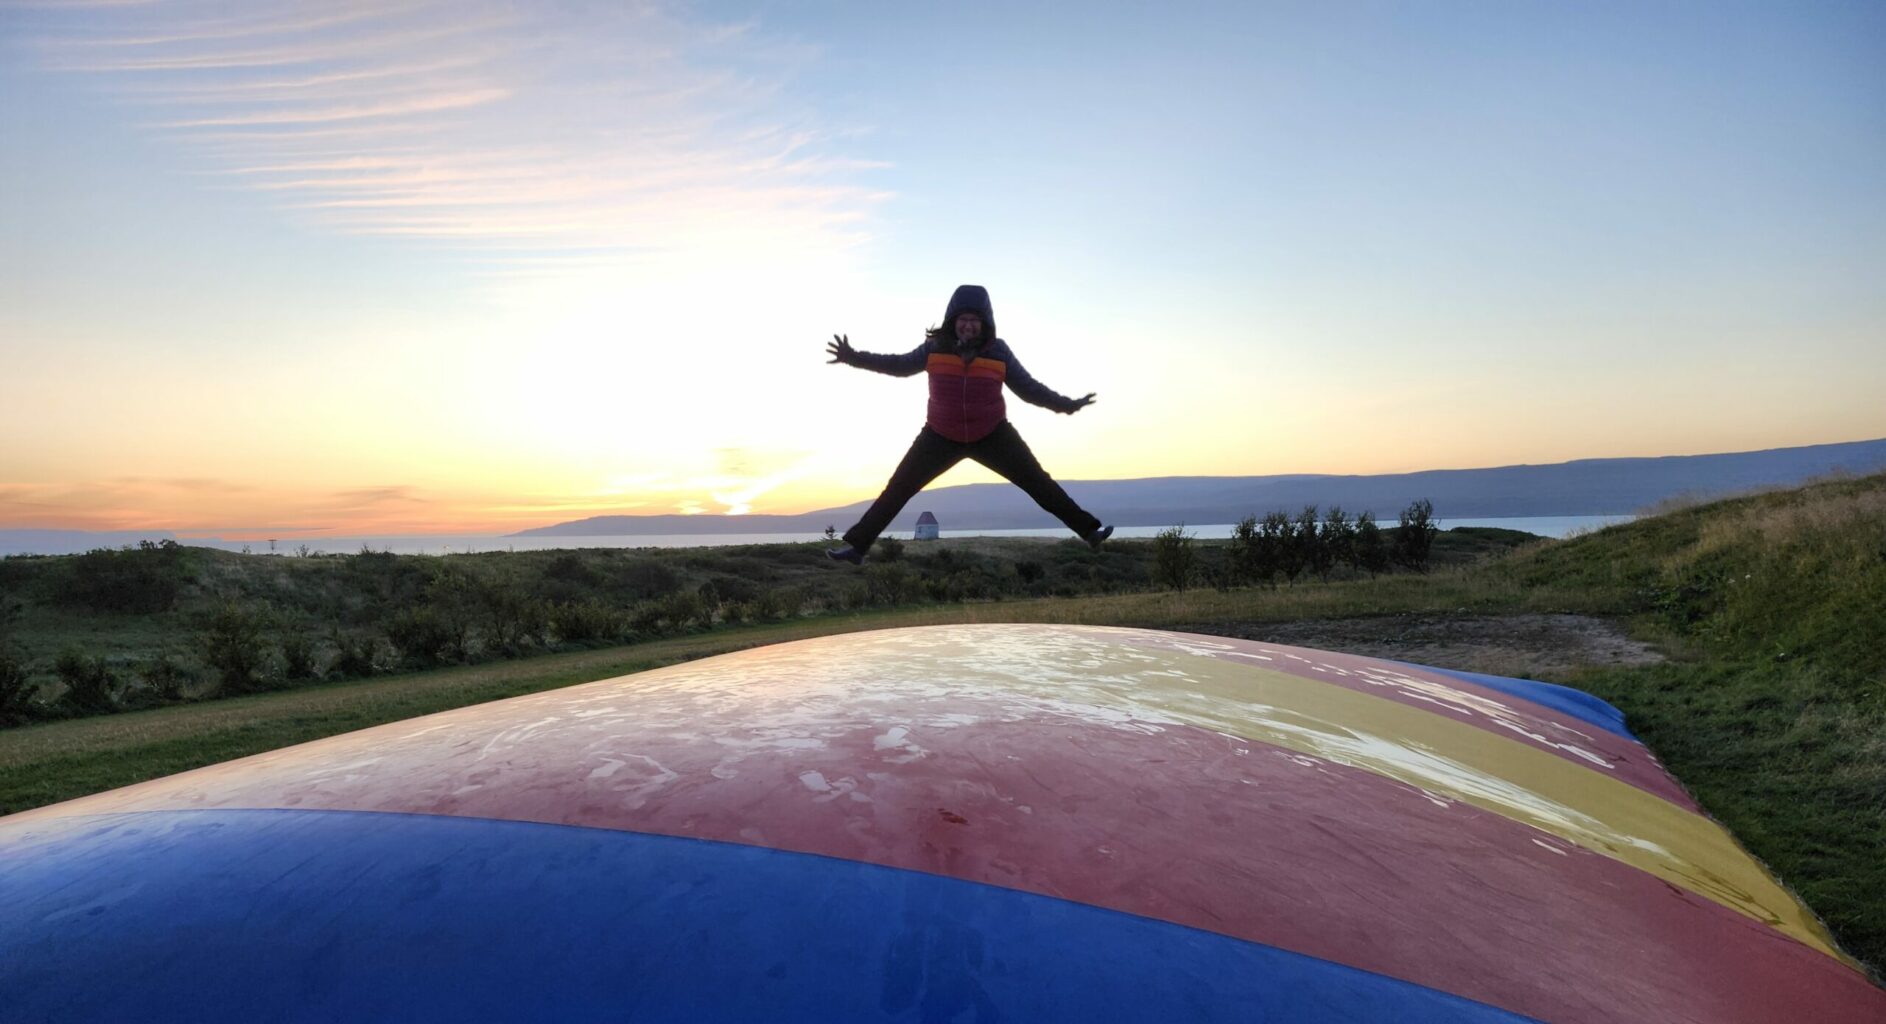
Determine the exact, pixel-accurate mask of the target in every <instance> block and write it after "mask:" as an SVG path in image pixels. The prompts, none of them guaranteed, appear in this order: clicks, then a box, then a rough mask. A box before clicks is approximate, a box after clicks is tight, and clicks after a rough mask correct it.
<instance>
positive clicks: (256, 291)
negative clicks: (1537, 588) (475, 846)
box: [0, 0, 1886, 539]
mask: <svg viewBox="0 0 1886 1024" xmlns="http://www.w3.org/2000/svg"><path fill="white" fill-rule="evenodd" d="M0 55H4V63H3V65H0V125H3V131H4V136H5V139H6V142H5V145H4V147H0V398H3V399H4V401H0V437H3V438H4V443H0V527H13V528H57V529H79V530H142V529H149V530H161V531H170V532H174V533H176V534H178V535H180V536H221V537H225V538H232V539H242V538H260V537H274V538H284V539H292V538H297V537H300V538H319V537H322V536H360V535H370V534H407V533H415V534H416V533H502V532H509V531H513V530H518V529H523V528H527V527H534V526H542V525H546V524H550V523H557V522H562V521H566V520H571V519H578V518H582V517H585V516H591V515H604V514H612V513H627V514H633V513H646V514H652V513H689V514H729V515H739V514H745V513H749V512H762V513H764V512H802V511H808V510H812V509H818V508H823V507H828V506H834V505H840V504H845V503H849V502H852V501H857V500H861V499H864V498H868V497H870V496H871V495H872V494H874V493H875V492H876V491H877V489H878V488H879V486H881V485H882V483H883V482H884V480H885V478H886V477H887V476H888V474H889V473H890V471H891V469H892V468H893V467H894V466H895V464H896V462H897V459H898V457H899V455H901V454H902V452H903V450H904V449H905V447H906V446H907V445H908V443H909V441H910V439H911V436H912V435H913V434H914V433H915V432H916V430H917V428H918V427H919V426H920V425H921V423H922V420H923V406H924V385H923V382H922V380H921V379H905V380H897V379H891V378H887V377H882V376H878V375H874V374H867V373H860V372H858V371H856V370H852V369H849V368H845V367H837V366H829V365H826V363H825V362H824V357H823V355H822V354H821V348H822V346H823V344H824V342H825V341H826V340H828V339H829V338H830V337H831V336H832V335H833V334H835V333H846V334H848V335H849V336H850V338H851V340H852V342H853V343H854V344H856V345H858V346H859V347H860V348H863V349H867V350H871V351H905V350H908V349H909V348H911V347H913V346H914V345H916V344H917V343H918V341H919V340H920V339H921V335H922V331H923V329H924V328H925V327H927V326H929V325H930V324H933V323H935V322H936V321H937V320H938V318H939V317H940V316H941V314H942V312H943V306H944V302H945V300H946V299H947V298H948V297H949V294H950V291H951V290H952V289H953V288H954V287H955V286H956V285H958V284H961V283H964V282H976V283H979V284H983V285H985V286H987V287H988V288H989V290H990V293H991V295H992V296H993V300H994V304H995V312H996V317H997V321H998V323H999V325H1000V328H1001V334H1002V336H1003V337H1004V338H1006V339H1007V340H1008V341H1009V342H1010V343H1011V344H1012V345H1013V346H1014V350H1015V353H1016V356H1017V358H1019V359H1020V360H1022V361H1023V362H1024V363H1025V364H1026V366H1027V368H1028V369H1029V371H1030V372H1032V373H1033V374H1034V375H1035V376H1036V377H1038V378H1039V379H1041V380H1042V381H1043V382H1044V383H1046V384H1047V385H1048V386H1050V387H1052V388H1055V389H1056V390H1058V391H1061V392H1064V393H1067V394H1072V395H1079V394H1084V393H1086V392H1089V391H1093V392H1098V394H1099V402H1098V403H1097V404H1096V405H1094V406H1093V407H1092V408H1091V409H1088V410H1086V411H1083V412H1081V413H1080V414H1078V415H1076V416H1057V415H1054V414H1052V413H1049V412H1047V411H1046V410H1043V409H1039V408H1035V407H1032V406H1028V405H1026V404H1024V403H1022V402H1021V401H1020V400H1018V399H1016V398H1015V397H1013V396H1012V395H1011V396H1010V398H1009V401H1008V405H1009V412H1010V416H1011V418H1012V419H1013V420H1014V421H1015V422H1016V424H1017V425H1018V427H1019V428H1020V429H1021V430H1022V432H1023V433H1024V434H1025V435H1026V436H1027V438H1028V441H1029V443H1030V444H1031V445H1032V446H1033V447H1034V450H1035V451H1036V453H1037V454H1038V455H1039V456H1040V458H1041V460H1042V462H1043V464H1044V465H1046V466H1048V467H1049V469H1050V470H1051V471H1052V472H1053V473H1054V474H1055V475H1056V476H1057V477H1059V478H1062V479H1067V480H1080V479H1106V478H1130V477H1144V476H1162V475H1245V474H1272V473H1343V474H1349V473H1376V472H1398V471H1408V470H1417V469H1431V468H1446V467H1471V466H1491V465H1504V464H1513V463H1522V462H1529V463H1545V462H1556V461H1563V460H1568V459H1576V458H1590V457H1608V456H1638V455H1670V454H1694V453H1703V452H1724V451H1741V450H1752V449H1759V448H1773V447H1783V446H1790V445H1804V444H1817V443H1825V442H1835V441H1848V440H1858V439H1864V438H1876V437H1882V436H1886V402H1882V401H1881V400H1880V396H1881V395H1886V355H1882V353H1886V291H1882V290H1881V289H1880V287H1879V282H1880V281H1881V280H1886V259H1883V257H1886V187H1883V186H1882V184H1881V183H1882V182H1886V89H1882V88H1881V85H1882V81H1881V74H1880V71H1879V69H1880V68H1881V67H1882V66H1886V9H1882V8H1879V7H1877V6H1869V5H1859V6H1854V5H1834V4H1806V5H1786V6H1782V5H1762V4H1748V5H1742V4H1728V5H1724V4H1719V3H1708V4H1703V3H1698V4H1693V5H1682V4H1679V5H1674V6H1672V5H1659V6H1657V7H1655V8H1645V7H1643V6H1642V5H1636V4H1626V3H1618V4H1594V5H1582V4H1581V5H1571V6H1566V7H1552V6H1545V5H1491V6H1489V5H1467V4H1453V3H1444V4H1438V5H1426V6H1422V7H1418V8H1407V7H1402V6H1395V5H1375V4H1360V5H1299V4H1289V5H1286V4H1261V5H1246V4H1226V5H1223V6H1221V7H1217V8H1195V9H1188V13H1186V14H1184V15H1183V16H1179V15H1174V14H1169V13H1161V12H1160V11H1159V10H1158V9H1156V8H1155V7H1152V6H1148V7H1145V8H1133V9H1126V8H1122V9H1119V10H1115V9H1112V8H1093V9H1083V10H1082V11H1081V12H1080V13H1079V14H1078V15H1077V14H1075V13H1073V11H1072V9H1061V12H1060V13H1058V14H1057V13H1055V9H1053V8H1051V7H1043V8H1041V9H1039V10H1036V11H1033V12H1022V13H1017V12H1015V11H1013V10H1011V8H1010V7H1009V6H1008V5H967V6H964V5H949V6H947V7H945V6H937V7H935V8H934V9H929V8H923V9H913V8H908V7H904V6H901V5H896V6H892V7H888V8H887V7H884V6H882V5H866V4H836V5H831V4H828V5H813V6H810V7H806V6H801V5H751V4H750V5H740V4H728V3H700V4H669V3H660V2H651V3H643V4H629V5H624V4H616V3H600V2H599V3H593V4H592V3H577V4H568V5H533V4H521V5H520V4H505V3H488V4H487V3H479V2H472V3H457V2H454V3H446V2H443V0H439V2H431V0H402V2H398V3H381V2H367V0H348V2H325V3H289V2H273V0H271V2H261V3H252V4H241V5H228V4H221V3H208V2H195V0H178V2H145V3H139V2H124V3H102V2H83V0H77V2H70V3H58V2H27V3H10V4H0ZM987 479H994V477H993V476H992V475H990V474H987V473H986V472H985V471H983V470H981V469H979V468H975V467H970V466H965V467H963V468H959V469H957V470H954V471H952V473H951V474H949V475H948V476H946V477H945V478H944V480H943V481H942V483H943V484H951V483H964V482H972V481H978V480H987Z"/></svg>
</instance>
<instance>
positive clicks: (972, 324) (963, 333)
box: [956, 313, 982, 341]
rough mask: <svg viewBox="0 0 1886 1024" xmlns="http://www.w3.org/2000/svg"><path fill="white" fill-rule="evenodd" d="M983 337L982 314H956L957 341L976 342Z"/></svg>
mask: <svg viewBox="0 0 1886 1024" xmlns="http://www.w3.org/2000/svg"><path fill="white" fill-rule="evenodd" d="M980 337H982V314H981V313H958V314H956V340H957V341H975V340H976V339H977V338H980Z"/></svg>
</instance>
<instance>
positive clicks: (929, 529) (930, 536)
mask: <svg viewBox="0 0 1886 1024" xmlns="http://www.w3.org/2000/svg"><path fill="white" fill-rule="evenodd" d="M917 539H918V540H935V539H937V523H936V516H934V515H931V514H930V513H928V512H925V513H924V514H922V515H920V516H918V517H917Z"/></svg>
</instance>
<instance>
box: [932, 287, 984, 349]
mask: <svg viewBox="0 0 1886 1024" xmlns="http://www.w3.org/2000/svg"><path fill="white" fill-rule="evenodd" d="M971 311H973V312H977V313H981V314H982V341H981V342H980V343H978V345H977V347H978V348H981V347H982V346H985V345H987V344H989V343H990V342H991V341H994V340H995V339H996V333H995V307H994V306H991V305H990V304H989V290H988V289H987V288H984V287H983V286H981V285H979V284H965V285H960V286H958V287H957V289H956V292H955V294H953V295H951V296H950V304H949V308H948V309H945V310H944V311H943V330H944V331H945V332H946V333H945V337H947V338H949V339H950V340H951V343H952V344H953V343H954V341H955V337H956V314H958V313H965V312H971Z"/></svg>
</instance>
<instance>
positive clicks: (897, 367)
mask: <svg viewBox="0 0 1886 1024" xmlns="http://www.w3.org/2000/svg"><path fill="white" fill-rule="evenodd" d="M926 347H927V346H924V345H918V346H917V347H916V348H913V349H911V350H910V351H908V352H901V353H899V352H860V351H857V350H855V349H854V350H853V351H852V354H851V365H853V366H856V367H858V368H859V369H861V370H873V371H875V372H877V373H888V374H890V375H891V376H893V377H909V376H911V375H912V374H918V373H922V372H923V368H924V367H925V366H926V365H928V364H929V362H930V357H929V355H928V354H927V352H926V351H925V350H926Z"/></svg>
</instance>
